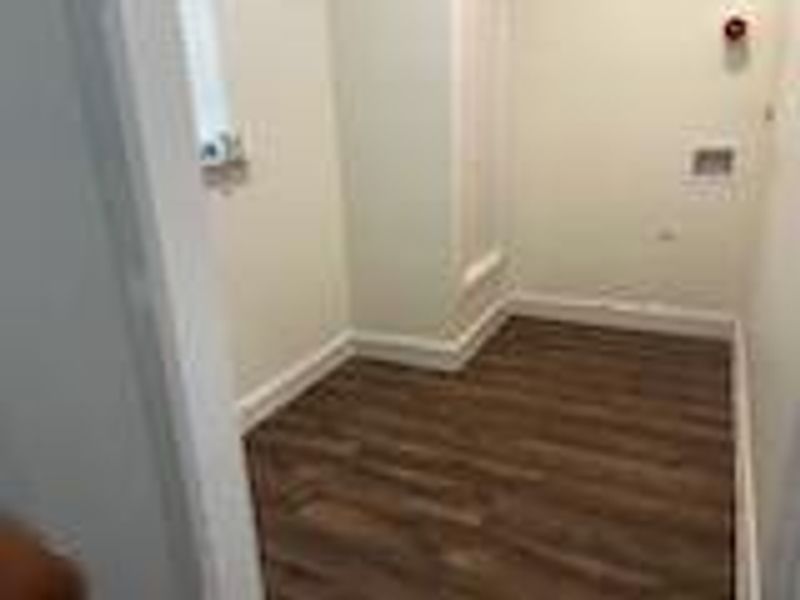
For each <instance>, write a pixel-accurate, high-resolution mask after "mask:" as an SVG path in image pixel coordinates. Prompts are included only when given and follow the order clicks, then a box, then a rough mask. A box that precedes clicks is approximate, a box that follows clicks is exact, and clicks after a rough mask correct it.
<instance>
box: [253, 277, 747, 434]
mask: <svg viewBox="0 0 800 600" xmlns="http://www.w3.org/2000/svg"><path fill="white" fill-rule="evenodd" d="M512 315H519V316H529V317H539V318H546V319H555V320H561V321H567V322H575V323H586V324H590V325H598V326H605V327H620V328H627V329H636V330H642V331H656V332H664V333H675V334H682V335H693V336H702V337H713V338H722V339H730V340H733V339H734V336H735V331H736V327H735V324H736V321H735V319H734V318H733V317H731V316H730V315H728V314H726V313H722V312H719V313H718V312H713V311H697V310H687V309H682V308H675V307H669V306H663V305H660V304H636V303H625V302H618V301H611V300H602V299H597V300H594V299H592V300H582V299H574V298H568V297H563V296H557V295H549V294H528V293H525V294H513V295H511V296H510V297H506V298H502V299H501V300H499V301H497V302H496V303H495V304H493V305H492V306H490V307H489V308H488V309H487V310H486V311H484V313H483V314H482V315H481V317H480V318H479V319H478V320H477V321H476V322H475V323H474V324H473V325H472V326H470V327H469V328H468V329H467V330H466V331H464V333H462V334H461V335H460V336H459V337H458V338H456V339H454V340H436V339H430V338H425V337H417V336H407V335H395V334H384V333H379V332H369V331H355V332H345V333H342V334H341V335H339V336H338V337H337V338H335V339H334V340H332V341H331V342H329V343H328V344H326V345H325V346H324V347H323V348H321V349H320V350H319V351H318V352H315V353H314V354H313V355H311V356H309V357H307V358H306V359H304V360H302V361H300V362H299V363H297V364H295V365H294V366H292V367H291V368H290V369H288V370H287V371H285V372H284V373H282V374H280V375H278V376H277V377H275V378H273V379H271V380H270V381H268V382H266V383H265V384H263V385H262V386H260V387H259V388H257V389H256V390H254V391H253V392H251V393H250V394H248V395H247V396H245V397H244V398H242V399H241V400H240V401H239V415H240V422H241V425H242V429H243V430H244V431H249V430H250V429H252V428H253V427H255V426H256V425H258V424H259V423H261V422H262V421H263V420H265V419H267V418H268V417H269V416H270V415H272V414H273V413H274V412H275V411H276V410H278V409H279V408H281V407H282V406H284V405H285V404H287V403H288V402H290V401H291V400H293V399H294V398H296V397H297V396H299V395H300V394H302V392H304V391H305V390H306V389H308V387H310V386H311V385H313V384H314V383H316V382H317V381H319V380H320V379H322V378H324V377H325V376H326V375H328V374H329V373H330V372H331V371H333V370H334V369H336V368H337V367H339V366H340V365H341V364H342V363H344V362H345V361H346V360H347V359H349V358H351V357H352V356H354V355H358V356H363V357H365V358H372V359H376V360H384V361H388V362H394V363H398V364H402V365H407V366H412V367H419V368H424V369H433V370H438V371H449V372H453V371H458V370H459V369H461V368H462V367H463V366H464V365H465V364H466V363H467V362H468V361H469V360H470V359H471V358H472V357H473V356H474V355H475V354H476V353H477V352H478V350H479V349H480V348H481V346H483V344H484V343H485V342H486V341H487V340H488V339H489V338H491V337H492V335H494V333H495V332H496V331H497V330H498V329H500V327H501V326H502V325H503V323H504V322H505V321H506V319H507V318H508V317H510V316H512Z"/></svg>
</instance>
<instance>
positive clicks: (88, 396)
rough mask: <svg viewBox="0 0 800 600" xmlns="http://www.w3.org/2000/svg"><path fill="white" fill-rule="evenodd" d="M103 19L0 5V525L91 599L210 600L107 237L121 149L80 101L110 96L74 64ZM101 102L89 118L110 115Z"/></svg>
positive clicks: (57, 8) (118, 193)
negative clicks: (38, 545)
mask: <svg viewBox="0 0 800 600" xmlns="http://www.w3.org/2000/svg"><path fill="white" fill-rule="evenodd" d="M102 8H106V7H105V6H103V7H102ZM100 9H101V7H100V5H99V4H97V3H91V2H86V3H83V4H82V5H81V7H80V9H79V8H78V7H77V6H76V5H70V7H69V10H68V9H67V8H66V7H65V4H64V3H63V2H58V1H55V0H46V1H41V2H22V3H3V4H2V5H0V87H2V89H3V99H2V102H0V131H2V132H3V133H4V135H5V136H7V138H6V139H7V141H8V142H9V143H7V144H4V145H3V146H2V148H0V180H2V182H3V201H2V202H0V287H2V290H3V293H2V294H0V395H1V396H2V402H0V429H1V430H2V432H1V433H0V438H2V443H0V445H2V452H0V473H2V474H3V475H2V486H0V511H2V512H11V513H13V514H16V515H18V516H20V517H23V518H25V519H28V520H30V521H31V523H32V524H34V525H35V526H37V527H41V528H43V529H44V530H45V532H46V533H47V534H48V535H49V536H50V537H51V538H52V539H53V540H54V541H55V542H56V543H57V544H58V545H59V546H60V547H61V548H62V549H63V550H65V551H67V552H69V553H71V554H73V555H74V556H75V557H76V558H78V559H79V560H80V562H81V563H82V565H83V567H84V568H85V569H86V570H87V571H88V575H89V578H90V583H91V587H92V592H93V597H96V598H115V599H119V600H125V599H133V598H142V597H146V598H152V599H154V600H156V599H158V600H168V599H169V600H173V599H178V598H200V597H201V589H200V585H201V582H200V573H199V557H198V555H197V553H196V548H195V547H194V546H193V545H192V544H193V540H192V539H191V535H190V534H189V526H188V523H187V520H188V515H187V513H188V508H187V505H186V504H184V503H183V502H182V501H179V500H178V498H175V497H174V496H172V495H171V494H170V493H169V490H170V489H171V490H172V491H174V490H176V489H180V483H179V482H180V481H181V472H180V471H179V470H178V468H177V462H178V459H177V456H176V452H175V448H174V444H170V443H168V442H169V440H168V439H167V438H166V437H162V435H161V434H160V433H157V429H158V428H157V427H156V428H154V427H153V426H152V422H151V421H150V416H151V415H150V413H149V411H150V410H160V411H162V412H161V413H160V414H161V422H162V423H163V427H165V428H166V427H167V421H168V418H167V416H166V413H167V412H168V411H167V410H166V408H165V405H164V404H162V403H163V402H164V398H163V397H162V396H158V395H153V394H151V393H150V392H152V391H153V390H149V389H148V390H146V389H145V388H144V387H143V382H142V373H141V372H140V371H139V368H140V366H141V365H140V364H139V363H138V362H137V357H136V356H135V352H134V348H133V343H132V340H131V337H132V335H131V331H130V329H129V328H130V326H131V322H130V314H129V306H128V303H127V300H126V299H125V298H124V297H123V293H122V292H123V285H122V282H121V276H120V272H119V271H120V268H119V266H120V265H119V258H120V257H119V254H118V250H119V246H120V245H121V244H123V243H125V242H126V241H127V242H130V241H131V240H123V239H121V238H116V237H114V238H112V237H110V234H109V219H110V215H109V210H110V209H109V205H110V204H113V202H114V201H116V200H120V198H122V199H123V200H125V199H126V198H125V194H124V191H123V190H124V188H125V184H124V182H121V181H118V180H115V181H114V182H115V183H116V184H118V185H117V186H116V187H115V188H113V189H114V197H113V198H110V197H108V195H107V193H108V192H109V191H110V190H111V189H112V188H110V187H107V186H106V185H104V184H103V181H104V178H106V177H111V176H112V175H114V174H116V173H117V168H118V167H119V164H118V162H117V160H118V158H119V151H120V148H119V146H118V145H110V146H104V147H103V148H102V152H101V153H98V152H97V151H98V149H97V148H96V147H95V146H94V143H95V142H96V141H97V140H96V135H95V134H96V133H97V132H95V131H94V130H93V127H94V126H96V125H97V124H98V122H101V123H102V122H104V121H103V118H101V116H100V115H99V114H98V111H97V110H91V111H90V110H89V108H90V107H89V106H87V101H86V96H85V94H86V93H88V92H87V89H88V88H91V87H92V85H93V83H94V82H97V81H102V82H103V83H108V81H107V80H105V79H103V77H102V75H103V73H102V72H99V71H97V70H93V71H92V74H93V77H94V78H95V80H94V81H90V80H85V79H83V77H82V76H83V75H84V74H85V72H84V71H82V70H81V67H80V66H79V64H78V63H79V58H78V57H81V59H83V58H86V52H85V50H86V48H85V47H83V48H82V49H79V48H78V45H77V42H76V40H80V42H81V44H86V43H88V40H87V39H86V37H84V35H78V29H77V28H78V27H79V24H78V18H79V17H80V15H79V14H78V13H80V12H81V11H84V10H85V14H83V16H85V15H86V14H89V15H91V16H92V18H97V17H98V15H101V14H102V15H105V14H106V13H103V12H102V11H101V10H100ZM68 15H69V16H68ZM89 30H91V26H90V27H88V28H87V29H84V30H81V31H80V33H81V34H86V33H87V32H88V31H89ZM94 33H96V32H94ZM94 49H95V50H96V47H95V48H94ZM95 58H98V57H97V56H96V55H95ZM102 58H104V57H102V56H101V57H99V58H98V61H99V62H102ZM99 62H95V63H94V65H95V66H97V65H98V64H99ZM82 83H83V84H84V85H82ZM103 93H104V94H105V96H104V97H105V104H102V105H101V104H98V105H95V106H93V107H92V108H95V109H96V108H98V106H100V107H103V108H106V109H108V105H109V104H111V101H110V99H109V98H108V95H109V91H108V88H107V87H106V88H104V89H103ZM108 110H111V111H112V112H113V111H114V110H115V109H114V107H113V106H112V107H111V108H110V109H108ZM99 112H102V111H99ZM88 114H91V115H92V116H93V118H95V119H96V121H95V122H93V123H92V124H91V125H90V124H89V122H88V118H87V115H88ZM106 124H108V122H107V121H106ZM110 137H111V138H113V137H114V136H113V135H111V136H110ZM12 140H13V143H11V141H12ZM106 140H108V138H106ZM117 141H119V140H117ZM101 165H102V167H103V170H100V169H97V167H99V166H101ZM161 391H162V392H163V390H161ZM162 433H163V432H162ZM167 482H170V483H167ZM179 496H180V494H179ZM183 500H185V498H183Z"/></svg>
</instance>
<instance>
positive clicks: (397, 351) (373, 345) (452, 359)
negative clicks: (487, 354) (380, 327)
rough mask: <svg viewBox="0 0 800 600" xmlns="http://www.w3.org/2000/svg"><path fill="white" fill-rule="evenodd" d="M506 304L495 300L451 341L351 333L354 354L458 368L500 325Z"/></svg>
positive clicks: (408, 363) (397, 361) (443, 369)
mask: <svg viewBox="0 0 800 600" xmlns="http://www.w3.org/2000/svg"><path fill="white" fill-rule="evenodd" d="M506 306H507V302H506V301H505V300H501V301H498V302H496V303H495V304H493V305H492V306H491V307H489V308H488V309H487V310H486V311H484V313H483V314H482V315H481V317H480V318H479V319H478V320H477V321H476V322H475V323H474V324H473V325H472V326H471V327H470V328H469V329H467V330H466V331H465V332H464V333H463V334H461V335H460V336H459V337H458V338H457V339H455V340H452V341H447V340H431V339H428V338H424V337H415V336H406V335H391V334H381V333H372V332H355V333H354V334H353V338H352V342H353V346H354V348H355V352H356V354H358V355H359V356H364V357H365V358H372V359H375V360H384V361H388V362H394V363H399V364H403V365H408V366H411V367H420V368H423V369H434V370H437V371H458V370H459V369H461V368H462V367H463V366H464V365H465V364H466V363H467V362H468V361H469V360H470V359H471V358H472V357H473V356H474V355H475V353H476V352H477V351H478V350H479V349H480V347H481V346H482V345H483V344H484V343H485V342H486V340H488V339H489V338H490V337H491V336H492V335H494V333H495V332H496V331H497V330H498V329H499V328H500V327H501V326H502V325H503V323H504V322H505V319H506V318H507V316H508V314H507V312H506Z"/></svg>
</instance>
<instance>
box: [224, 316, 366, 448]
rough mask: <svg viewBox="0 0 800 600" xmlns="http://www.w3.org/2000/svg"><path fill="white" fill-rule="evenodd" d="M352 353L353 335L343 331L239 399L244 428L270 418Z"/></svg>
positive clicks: (241, 421)
mask: <svg viewBox="0 0 800 600" xmlns="http://www.w3.org/2000/svg"><path fill="white" fill-rule="evenodd" d="M353 354H354V348H353V345H352V343H351V339H350V334H349V332H348V333H343V334H341V335H339V336H337V337H336V338H334V339H333V340H331V341H330V342H328V343H327V344H325V346H323V347H322V348H321V349H319V350H318V351H317V352H314V353H313V354H312V355H310V356H308V357H307V358H305V359H303V360H301V361H300V362H298V363H296V364H295V365H293V366H292V367H290V368H289V369H287V370H286V371H284V372H283V373H281V374H280V375H278V376H277V377H274V378H272V379H270V380H269V381H267V382H266V383H265V384H263V385H261V386H260V387H258V388H256V389H255V390H253V391H252V392H250V393H249V394H247V395H246V396H245V397H244V398H242V399H241V400H239V402H238V412H239V422H240V426H241V429H242V431H243V432H245V433H246V432H247V431H250V430H251V429H253V428H254V427H256V426H257V425H258V424H259V423H261V422H263V421H264V420H266V419H267V418H269V417H270V416H271V415H273V414H274V413H275V411H277V410H278V409H280V408H281V407H283V406H285V405H286V404H288V403H289V402H291V401H292V400H294V399H295V398H297V397H298V396H300V395H301V394H302V393H303V392H305V391H306V390H307V389H308V388H309V387H311V386H312V385H314V384H315V383H317V382H318V381H319V380H321V379H323V378H324V377H325V376H327V375H328V374H330V373H331V372H332V371H334V370H335V369H337V368H338V367H340V366H341V365H342V364H343V363H344V362H345V361H347V360H348V359H349V358H351V357H352V356H353Z"/></svg>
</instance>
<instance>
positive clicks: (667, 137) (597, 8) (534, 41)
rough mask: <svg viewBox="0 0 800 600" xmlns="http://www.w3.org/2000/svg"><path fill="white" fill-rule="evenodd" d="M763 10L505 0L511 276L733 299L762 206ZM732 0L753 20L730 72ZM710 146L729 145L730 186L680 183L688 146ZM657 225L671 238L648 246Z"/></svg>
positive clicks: (620, 294) (643, 293) (678, 297)
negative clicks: (725, 27) (747, 42)
mask: <svg viewBox="0 0 800 600" xmlns="http://www.w3.org/2000/svg"><path fill="white" fill-rule="evenodd" d="M775 5H776V1H775V0H751V1H750V2H746V3H745V2H738V1H734V2H731V1H729V0H700V1H698V0H677V1H673V2H641V1H640V0H611V1H607V2H602V3H600V4H596V5H592V6H587V5H586V4H585V3H584V2H580V1H579V0H562V1H558V2H549V1H544V0H516V1H515V3H514V16H513V19H512V22H513V24H514V31H513V35H512V37H513V43H512V44H513V45H512V52H513V58H514V65H513V75H512V81H513V91H512V96H513V98H512V101H513V105H514V108H513V113H512V128H511V131H512V135H513V136H514V140H513V161H514V162H513V165H514V166H513V171H514V181H513V186H514V202H515V208H514V213H513V215H514V216H513V219H512V220H513V223H514V225H515V229H514V239H513V252H512V254H513V259H514V272H515V279H516V285H517V286H519V287H520V288H522V289H523V290H525V291H530V292H545V293H555V294H564V295H567V296H573V297H577V298H598V297H614V298H621V299H625V300H633V301H656V302H661V303H667V304H673V305H678V306H682V307H688V308H709V309H728V308H731V307H733V306H735V305H736V304H737V303H738V300H737V299H738V298H739V297H740V296H741V292H742V285H743V265H744V264H745V262H746V261H745V257H746V255H747V253H748V252H749V250H750V239H751V236H752V232H751V230H750V228H751V224H752V223H754V222H756V221H757V215H758V212H759V209H760V207H759V193H758V189H759V185H760V165H759V156H760V154H761V150H762V146H763V144H764V133H763V114H764V110H765V107H766V103H767V99H768V93H769V90H770V83H771V77H772V75H773V72H772V70H773V62H774V54H775V47H776V45H777V43H778V42H777V40H778V37H779V36H778V35H777V32H776V25H775V15H774V11H775ZM736 6H742V7H744V11H745V12H746V13H747V14H751V15H752V16H753V19H754V23H755V25H754V30H753V44H752V47H751V63H750V65H749V66H748V67H747V69H746V70H743V71H735V70H733V71H732V70H730V69H728V68H726V64H725V62H726V61H725V55H724V53H723V47H724V46H723V42H722V34H721V25H722V21H723V17H724V16H725V15H726V14H727V12H726V11H727V10H728V9H729V8H731V7H736ZM718 142H722V143H726V142H732V143H734V144H736V145H737V146H738V150H739V153H740V157H739V158H740V162H739V173H738V175H737V177H736V178H735V179H734V181H733V185H732V186H730V187H729V188H727V189H726V188H725V187H724V186H723V187H721V188H717V189H714V188H713V187H711V188H709V187H704V186H702V185H698V184H696V183H692V182H691V181H690V178H689V177H688V173H689V165H690V157H691V153H692V151H693V149H694V148H695V147H697V146H700V145H702V144H707V143H712V144H714V143H718ZM665 228H666V229H674V230H675V233H676V235H677V239H675V240H674V241H671V242H670V241H659V236H660V234H661V233H662V231H663V230H664V229H665ZM666 233H667V234H669V233H670V232H669V231H667V232H666ZM668 237H669V235H668Z"/></svg>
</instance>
